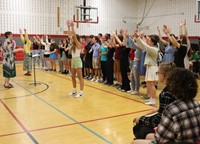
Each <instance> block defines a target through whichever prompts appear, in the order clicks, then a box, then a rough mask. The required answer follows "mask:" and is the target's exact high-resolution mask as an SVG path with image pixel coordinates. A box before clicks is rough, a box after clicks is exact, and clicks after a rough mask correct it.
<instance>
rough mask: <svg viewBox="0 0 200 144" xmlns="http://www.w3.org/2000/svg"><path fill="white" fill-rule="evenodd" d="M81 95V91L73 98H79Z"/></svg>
mask: <svg viewBox="0 0 200 144" xmlns="http://www.w3.org/2000/svg"><path fill="white" fill-rule="evenodd" d="M82 96H83V92H79V93H78V94H77V95H76V96H75V98H80V97H82Z"/></svg>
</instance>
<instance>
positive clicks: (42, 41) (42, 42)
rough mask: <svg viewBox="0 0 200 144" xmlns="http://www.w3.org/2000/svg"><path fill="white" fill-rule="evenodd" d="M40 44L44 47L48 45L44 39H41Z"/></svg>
mask: <svg viewBox="0 0 200 144" xmlns="http://www.w3.org/2000/svg"><path fill="white" fill-rule="evenodd" d="M40 42H41V44H42V45H44V46H45V45H46V43H45V42H44V40H43V37H41V39H40Z"/></svg>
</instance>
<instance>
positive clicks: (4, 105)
mask: <svg viewBox="0 0 200 144" xmlns="http://www.w3.org/2000/svg"><path fill="white" fill-rule="evenodd" d="M0 74H1V75H2V66H0ZM23 74H24V72H23V71H22V65H21V64H17V77H16V78H14V79H12V80H11V83H12V84H13V85H14V86H15V88H13V89H9V90H7V89H4V88H3V84H4V83H3V82H4V78H3V77H2V76H1V77H0V116H1V118H0V129H1V130H0V144H38V143H39V144H129V143H131V141H132V139H133V134H132V127H133V122H132V120H133V118H134V117H137V116H140V115H142V114H145V113H147V112H148V111H149V110H151V109H153V108H154V107H152V106H146V105H144V104H143V103H144V100H142V99H141V98H140V97H139V96H133V95H129V94H127V93H123V92H120V91H118V90H117V89H116V88H114V87H108V86H105V85H103V84H99V83H94V82H90V81H87V80H85V90H84V96H83V97H82V98H79V99H76V98H74V97H71V96H68V93H69V92H70V91H71V89H72V84H71V78H70V76H66V75H61V74H59V73H55V72H44V71H42V70H36V75H37V81H38V82H41V85H37V86H36V87H35V86H33V85H30V84H31V83H32V81H33V77H25V76H23ZM198 83H199V84H200V82H198ZM78 88H79V86H78ZM159 89H162V86H159ZM145 92H146V89H143V88H141V93H142V94H145ZM159 92H160V90H158V91H157V95H158V94H159ZM197 99H198V100H200V96H198V97H197Z"/></svg>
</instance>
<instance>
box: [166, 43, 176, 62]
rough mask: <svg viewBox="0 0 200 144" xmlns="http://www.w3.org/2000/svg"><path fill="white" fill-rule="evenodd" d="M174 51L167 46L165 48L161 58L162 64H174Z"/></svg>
mask: <svg viewBox="0 0 200 144" xmlns="http://www.w3.org/2000/svg"><path fill="white" fill-rule="evenodd" d="M174 52H175V49H174V48H173V47H172V46H170V45H168V46H166V47H165V54H164V56H163V62H174Z"/></svg>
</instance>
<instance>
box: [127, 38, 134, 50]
mask: <svg viewBox="0 0 200 144" xmlns="http://www.w3.org/2000/svg"><path fill="white" fill-rule="evenodd" d="M134 46H135V43H134V41H133V39H132V38H131V37H130V36H129V37H127V38H126V47H127V48H134Z"/></svg>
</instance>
